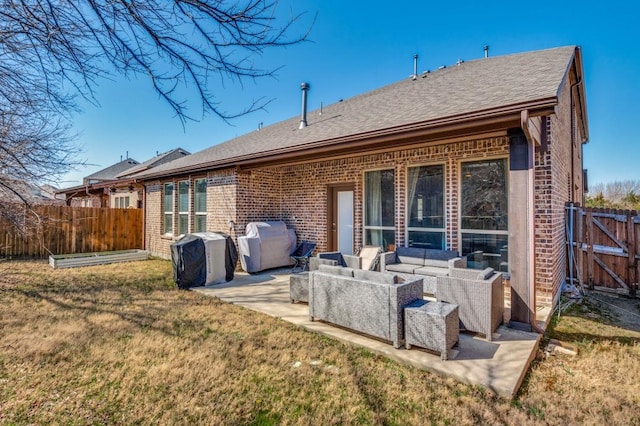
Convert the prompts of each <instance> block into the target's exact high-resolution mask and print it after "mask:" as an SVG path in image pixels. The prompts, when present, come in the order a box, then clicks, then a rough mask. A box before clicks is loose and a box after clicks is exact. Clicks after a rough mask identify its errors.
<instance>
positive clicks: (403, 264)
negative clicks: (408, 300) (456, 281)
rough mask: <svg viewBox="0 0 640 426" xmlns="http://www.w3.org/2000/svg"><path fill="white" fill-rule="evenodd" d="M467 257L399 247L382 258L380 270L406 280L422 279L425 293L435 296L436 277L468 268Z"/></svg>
mask: <svg viewBox="0 0 640 426" xmlns="http://www.w3.org/2000/svg"><path fill="white" fill-rule="evenodd" d="M466 267H467V259H466V257H460V256H459V255H458V252H457V251H453V250H435V249H427V248H417V247H398V248H396V250H395V251H391V252H386V253H383V254H382V255H381V256H380V270H381V271H384V272H388V273H392V274H397V275H398V276H400V277H402V278H405V279H412V278H422V279H423V281H424V289H423V290H424V292H425V293H427V294H435V292H436V277H439V276H446V275H448V274H449V269H450V268H466Z"/></svg>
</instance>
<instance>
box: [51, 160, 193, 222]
mask: <svg viewBox="0 0 640 426" xmlns="http://www.w3.org/2000/svg"><path fill="white" fill-rule="evenodd" d="M185 155H189V152H188V151H185V150H184V149H182V148H174V149H172V150H170V151H167V152H163V153H156V156H155V157H153V158H150V159H149V160H147V161H145V162H143V163H139V162H137V161H136V160H134V159H132V158H126V159H124V160H121V161H120V162H118V163H116V164H113V165H111V166H109V167H107V168H105V169H102V170H99V171H97V172H95V173H92V174H91V175H89V176H86V177H85V178H84V179H82V185H78V186H73V187H70V188H65V189H61V190H58V191H57V192H56V194H59V195H61V196H63V197H64V198H65V200H66V203H67V205H69V206H72V207H109V208H120V209H122V208H125V209H126V208H142V199H143V192H144V188H143V186H142V185H141V184H140V183H138V182H136V181H135V179H131V178H130V176H131V175H133V174H136V173H140V172H141V171H144V170H149V169H150V168H152V167H155V166H157V165H159V164H163V163H166V162H169V161H173V160H175V159H178V158H182V157H184V156H185Z"/></svg>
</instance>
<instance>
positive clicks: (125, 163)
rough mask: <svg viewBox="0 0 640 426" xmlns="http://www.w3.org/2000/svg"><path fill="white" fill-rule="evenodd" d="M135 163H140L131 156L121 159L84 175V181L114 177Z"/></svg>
mask: <svg viewBox="0 0 640 426" xmlns="http://www.w3.org/2000/svg"><path fill="white" fill-rule="evenodd" d="M137 164H140V163H139V162H138V161H136V160H134V159H133V158H127V159H126V160H122V161H120V162H119V163H116V164H113V165H111V166H109V167H106V168H104V169H102V170H98V171H97V172H95V173H92V174H90V175H89V176H85V178H84V182H91V181H92V180H95V181H100V180H112V179H115V178H116V176H117V175H118V174H120V173H122V172H123V171H125V170H127V169H130V168H132V167H133V166H135V165H137Z"/></svg>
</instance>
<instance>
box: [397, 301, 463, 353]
mask: <svg viewBox="0 0 640 426" xmlns="http://www.w3.org/2000/svg"><path fill="white" fill-rule="evenodd" d="M404 318H405V320H404V327H405V347H406V348H407V349H411V345H415V346H420V347H422V348H425V349H429V350H432V351H436V352H440V357H441V358H442V360H443V361H444V360H446V359H447V358H448V355H449V349H451V348H452V347H453V346H454V345H455V344H456V343H458V339H459V337H460V330H459V322H458V319H459V316H458V305H454V304H452V303H444V302H427V301H426V300H416V301H415V302H413V303H411V304H409V305H407V306H406V307H405V308H404Z"/></svg>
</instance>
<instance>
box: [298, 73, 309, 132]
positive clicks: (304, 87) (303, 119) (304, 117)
mask: <svg viewBox="0 0 640 426" xmlns="http://www.w3.org/2000/svg"><path fill="white" fill-rule="evenodd" d="M300 88H301V89H302V115H301V116H300V126H299V127H298V128H299V129H304V128H305V127H307V91H308V90H309V83H302V84H301V85H300Z"/></svg>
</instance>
